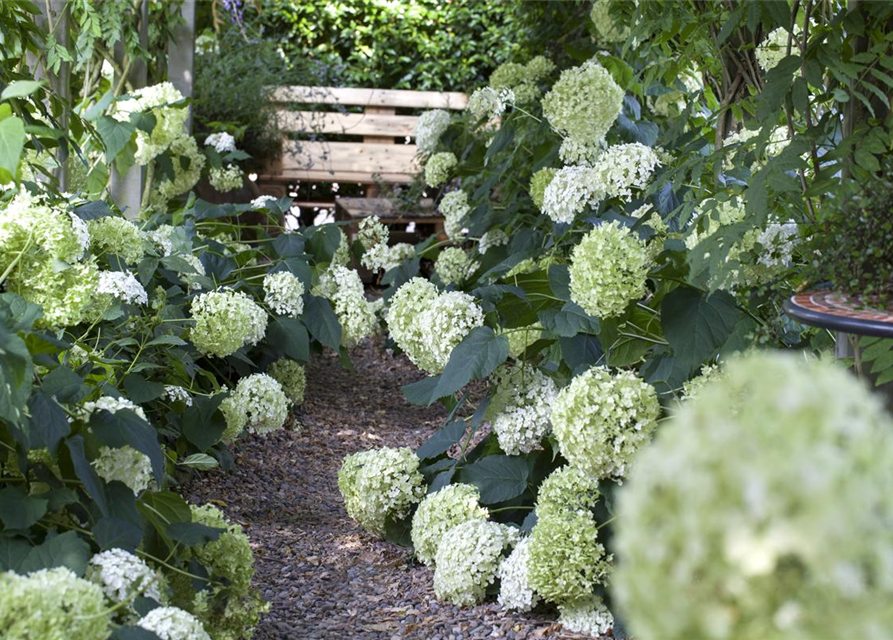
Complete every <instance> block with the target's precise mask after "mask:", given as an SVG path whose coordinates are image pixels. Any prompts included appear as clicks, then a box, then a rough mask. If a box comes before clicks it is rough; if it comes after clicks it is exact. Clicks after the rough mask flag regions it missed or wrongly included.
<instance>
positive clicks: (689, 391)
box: [681, 364, 722, 402]
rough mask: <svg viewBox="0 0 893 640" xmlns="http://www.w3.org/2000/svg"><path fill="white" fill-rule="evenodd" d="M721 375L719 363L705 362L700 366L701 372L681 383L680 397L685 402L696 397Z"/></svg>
mask: <svg viewBox="0 0 893 640" xmlns="http://www.w3.org/2000/svg"><path fill="white" fill-rule="evenodd" d="M721 375H722V370H721V369H720V368H719V365H715V364H705V365H704V366H703V367H701V372H700V373H699V374H698V375H697V376H695V377H694V378H692V379H691V380H688V381H687V382H683V383H682V398H681V399H682V400H683V401H686V402H687V401H689V400H692V399H693V398H697V397H698V396H699V395H700V394H701V391H703V390H704V388H705V387H707V385H709V384H711V383H713V382H715V381H716V380H717V379H719V377H720V376H721Z"/></svg>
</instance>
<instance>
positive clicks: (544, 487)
mask: <svg viewBox="0 0 893 640" xmlns="http://www.w3.org/2000/svg"><path fill="white" fill-rule="evenodd" d="M600 496H601V494H600V493H599V490H598V481H597V480H595V479H593V478H592V477H590V476H588V475H586V474H585V473H583V471H581V470H580V469H578V468H577V467H571V466H565V467H561V468H560V469H556V470H555V471H553V472H552V473H550V474H549V476H548V477H547V478H546V479H545V480H543V483H542V484H541V485H540V488H539V491H538V492H537V495H536V515H537V516H538V517H540V518H548V517H551V516H560V515H561V514H563V513H567V512H576V511H591V510H592V509H594V508H595V505H596V503H597V502H598V499H599V497H600Z"/></svg>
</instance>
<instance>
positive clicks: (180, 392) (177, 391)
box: [163, 384, 192, 407]
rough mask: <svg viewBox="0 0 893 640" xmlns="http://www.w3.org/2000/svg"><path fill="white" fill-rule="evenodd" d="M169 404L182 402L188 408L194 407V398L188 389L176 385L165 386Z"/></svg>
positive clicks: (165, 396)
mask: <svg viewBox="0 0 893 640" xmlns="http://www.w3.org/2000/svg"><path fill="white" fill-rule="evenodd" d="M163 397H164V398H165V399H166V400H168V401H169V402H182V403H183V404H185V405H186V406H187V407H191V406H192V396H191V395H190V394H189V391H188V390H187V389H184V388H183V387H181V386H179V385H175V384H168V385H165V386H164V396H163Z"/></svg>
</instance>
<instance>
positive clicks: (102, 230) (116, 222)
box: [87, 216, 146, 265]
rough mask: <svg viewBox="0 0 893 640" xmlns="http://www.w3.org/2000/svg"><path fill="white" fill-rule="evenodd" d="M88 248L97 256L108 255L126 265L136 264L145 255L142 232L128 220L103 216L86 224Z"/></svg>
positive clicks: (144, 242)
mask: <svg viewBox="0 0 893 640" xmlns="http://www.w3.org/2000/svg"><path fill="white" fill-rule="evenodd" d="M87 228H88V229H89V230H90V246H91V247H92V248H93V251H94V252H96V253H97V254H102V253H110V254H112V255H115V256H118V257H119V258H121V259H122V260H123V261H124V262H126V263H127V264H131V265H133V264H136V263H138V262H139V261H140V260H142V259H143V255H145V253H146V241H145V238H144V236H143V232H142V231H140V230H139V228H138V227H137V226H136V225H135V224H134V223H133V222H131V221H130V220H125V219H124V218H120V217H118V216H104V217H102V218H97V219H96V220H91V221H90V222H88V223H87Z"/></svg>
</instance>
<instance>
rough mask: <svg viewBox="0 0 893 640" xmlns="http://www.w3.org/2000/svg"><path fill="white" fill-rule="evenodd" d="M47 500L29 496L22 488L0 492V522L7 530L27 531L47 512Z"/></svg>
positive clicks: (11, 488) (10, 488) (6, 489)
mask: <svg viewBox="0 0 893 640" xmlns="http://www.w3.org/2000/svg"><path fill="white" fill-rule="evenodd" d="M47 504H49V503H48V501H47V500H46V499H45V498H37V497H35V496H29V495H28V494H27V493H25V491H24V490H23V489H22V488H21V487H6V488H5V489H2V490H0V520H2V521H3V525H4V527H6V528H7V529H27V528H29V527H30V526H31V525H33V524H34V523H35V522H37V521H38V520H40V519H41V518H42V517H43V515H44V514H45V513H46V512H47Z"/></svg>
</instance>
